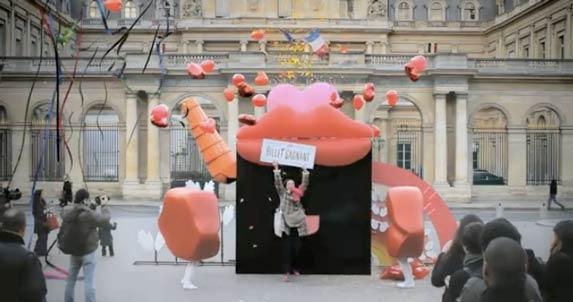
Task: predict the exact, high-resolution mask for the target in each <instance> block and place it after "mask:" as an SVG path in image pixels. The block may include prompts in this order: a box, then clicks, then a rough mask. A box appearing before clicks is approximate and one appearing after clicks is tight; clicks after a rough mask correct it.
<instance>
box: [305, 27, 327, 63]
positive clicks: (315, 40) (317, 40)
mask: <svg viewBox="0 0 573 302" xmlns="http://www.w3.org/2000/svg"><path fill="white" fill-rule="evenodd" d="M304 40H305V41H306V42H307V43H308V44H310V47H312V51H313V52H314V53H315V54H317V55H318V56H319V57H321V58H322V57H323V56H325V55H326V54H328V45H326V42H325V41H324V39H323V38H322V37H321V36H320V30H319V29H318V28H316V29H313V30H312V31H311V32H310V34H309V35H308V36H307V37H306V38H304Z"/></svg>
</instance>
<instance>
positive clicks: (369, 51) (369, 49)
mask: <svg viewBox="0 0 573 302" xmlns="http://www.w3.org/2000/svg"><path fill="white" fill-rule="evenodd" d="M373 47H374V41H366V54H367V55H371V54H372V49H373Z"/></svg>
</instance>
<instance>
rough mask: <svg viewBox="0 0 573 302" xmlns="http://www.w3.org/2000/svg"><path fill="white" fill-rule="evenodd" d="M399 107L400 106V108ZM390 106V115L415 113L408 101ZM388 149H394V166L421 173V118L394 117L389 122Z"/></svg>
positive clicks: (417, 173)
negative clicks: (395, 106)
mask: <svg viewBox="0 0 573 302" xmlns="http://www.w3.org/2000/svg"><path fill="white" fill-rule="evenodd" d="M400 107H401V108H400ZM400 107H399V108H392V112H391V113H390V114H391V116H394V114H396V116H400V114H403V113H405V112H408V114H414V113H417V112H418V110H417V109H416V108H415V107H413V106H412V105H410V103H408V104H405V105H402V106H400ZM390 138H391V139H390V141H389V148H391V149H389V150H396V151H395V152H396V153H395V156H396V157H395V162H396V166H398V167H400V168H402V169H406V170H408V171H411V172H413V173H415V174H416V175H421V172H422V128H421V119H416V120H413V119H400V118H398V119H394V118H393V117H392V122H391V134H390Z"/></svg>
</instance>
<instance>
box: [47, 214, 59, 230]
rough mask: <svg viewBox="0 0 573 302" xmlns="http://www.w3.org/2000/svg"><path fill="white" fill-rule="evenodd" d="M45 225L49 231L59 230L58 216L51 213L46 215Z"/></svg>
mask: <svg viewBox="0 0 573 302" xmlns="http://www.w3.org/2000/svg"><path fill="white" fill-rule="evenodd" d="M46 225H47V227H48V230H50V231H53V230H55V229H57V228H59V227H60V222H59V221H58V216H56V214H54V213H52V212H48V213H46Z"/></svg>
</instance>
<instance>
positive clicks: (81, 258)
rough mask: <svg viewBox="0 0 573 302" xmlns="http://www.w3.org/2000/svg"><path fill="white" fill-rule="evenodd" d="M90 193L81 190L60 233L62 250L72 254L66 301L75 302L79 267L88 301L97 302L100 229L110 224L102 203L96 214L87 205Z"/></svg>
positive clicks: (67, 208) (67, 210) (66, 214)
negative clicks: (107, 223) (96, 281)
mask: <svg viewBox="0 0 573 302" xmlns="http://www.w3.org/2000/svg"><path fill="white" fill-rule="evenodd" d="M89 196H90V195H89V193H88V191H87V190H85V189H79V190H78V191H77V192H76V196H75V198H74V204H73V205H72V206H68V207H66V208H64V213H63V215H62V220H63V223H62V226H61V228H60V233H59V234H58V242H59V248H60V249H61V250H62V252H64V253H65V254H69V255H70V274H69V275H68V279H67V281H66V292H65V302H73V301H74V290H75V285H76V280H77V277H78V273H79V271H80V268H83V271H84V287H85V301H86V302H95V296H96V293H95V283H94V274H95V265H96V256H95V251H96V250H97V247H98V241H99V238H98V232H97V228H98V227H100V226H101V225H103V224H105V223H106V222H109V219H110V214H109V209H108V208H107V206H106V204H104V203H102V204H101V207H100V206H98V207H97V209H96V210H95V211H94V210H92V209H90V207H89V206H88V200H89Z"/></svg>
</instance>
